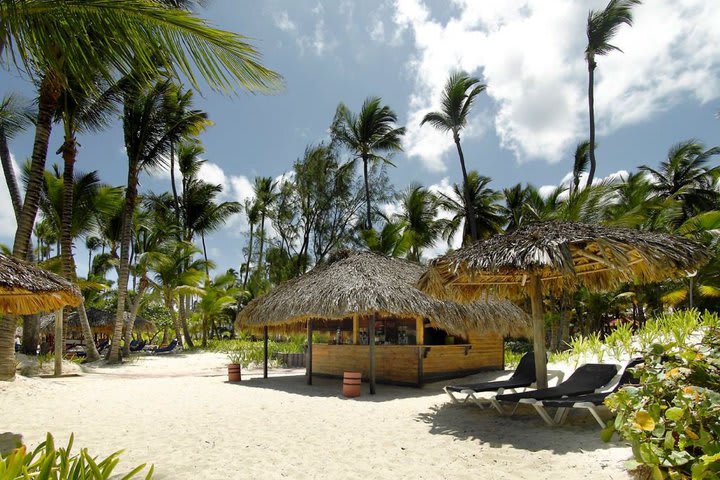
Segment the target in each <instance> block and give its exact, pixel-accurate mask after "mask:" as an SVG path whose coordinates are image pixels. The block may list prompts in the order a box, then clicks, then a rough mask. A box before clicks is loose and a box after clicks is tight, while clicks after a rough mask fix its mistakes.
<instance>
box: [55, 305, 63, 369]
mask: <svg viewBox="0 0 720 480" xmlns="http://www.w3.org/2000/svg"><path fill="white" fill-rule="evenodd" d="M62 353H63V309H62V308H61V309H60V310H58V311H57V312H55V376H56V377H59V376H60V375H62Z"/></svg>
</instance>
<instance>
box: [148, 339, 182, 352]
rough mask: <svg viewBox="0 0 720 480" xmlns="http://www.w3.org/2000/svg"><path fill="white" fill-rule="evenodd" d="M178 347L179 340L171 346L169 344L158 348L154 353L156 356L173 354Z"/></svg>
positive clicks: (171, 343)
mask: <svg viewBox="0 0 720 480" xmlns="http://www.w3.org/2000/svg"><path fill="white" fill-rule="evenodd" d="M177 346H178V341H177V340H173V341H172V342H170V344H168V345H167V346H165V347H161V348H158V349H156V350H155V351H154V352H153V353H156V354H163V353H170V352H172V351H173V350H175V348H176V347H177Z"/></svg>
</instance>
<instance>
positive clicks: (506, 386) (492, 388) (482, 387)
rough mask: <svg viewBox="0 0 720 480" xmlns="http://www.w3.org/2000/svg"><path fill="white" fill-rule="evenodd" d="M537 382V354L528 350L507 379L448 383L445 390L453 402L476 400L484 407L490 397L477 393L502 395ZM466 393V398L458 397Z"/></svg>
mask: <svg viewBox="0 0 720 480" xmlns="http://www.w3.org/2000/svg"><path fill="white" fill-rule="evenodd" d="M533 383H535V356H534V354H533V352H527V353H526V354H525V355H523V356H522V358H521V359H520V362H519V363H518V366H517V369H516V370H515V372H513V374H512V376H511V377H510V378H508V379H507V380H497V381H494V382H483V383H473V384H468V385H448V386H446V387H445V388H443V390H445V393H447V394H448V395H449V396H450V400H451V401H452V402H453V403H466V402H467V401H472V402H474V403H475V404H476V405H477V406H478V407H480V408H483V407H484V406H485V405H486V404H487V403H488V402H489V399H487V398H484V397H478V396H476V395H475V394H476V393H481V392H497V394H498V395H501V394H502V393H503V392H504V391H505V390H515V389H518V388H527V387H529V386H530V385H532V384H533ZM458 393H459V394H461V395H465V398H462V399H461V398H458V397H457V396H456V395H457V394H458Z"/></svg>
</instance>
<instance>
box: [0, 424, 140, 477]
mask: <svg viewBox="0 0 720 480" xmlns="http://www.w3.org/2000/svg"><path fill="white" fill-rule="evenodd" d="M73 439H74V436H73V435H72V434H71V435H70V440H68V445H67V447H65V448H62V447H60V448H57V449H56V448H55V442H54V439H53V437H52V435H51V434H49V433H48V434H47V438H46V439H45V441H44V442H42V443H41V444H40V445H38V447H37V448H36V449H35V450H33V451H32V452H28V451H27V447H25V445H20V446H18V448H16V449H14V450H12V451H11V452H10V453H9V454H8V455H7V456H4V457H0V478H2V479H3V480H5V479H7V480H27V479H34V480H49V479H53V480H106V479H108V478H110V476H111V475H112V473H113V471H114V470H115V467H116V466H117V464H118V462H120V454H121V453H122V450H119V451H117V452H115V453H113V454H111V455H110V456H108V457H107V458H105V459H102V460H98V459H97V457H93V456H91V455H90V454H89V453H88V451H87V449H85V448H83V449H81V450H80V453H78V454H75V455H72V454H71V453H70V452H71V450H72V446H73ZM144 468H145V464H142V465H139V466H137V467H135V468H134V469H132V470H131V471H130V472H129V473H127V474H126V475H125V476H123V477H117V478H121V479H122V480H130V479H133V478H136V477H137V476H138V475H139V474H140V472H142V470H143V469H144ZM153 472H154V467H153V466H152V465H151V466H150V469H149V471H148V473H147V475H146V476H145V479H146V480H149V479H151V478H152V476H153Z"/></svg>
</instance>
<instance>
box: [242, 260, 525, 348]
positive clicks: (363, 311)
mask: <svg viewBox="0 0 720 480" xmlns="http://www.w3.org/2000/svg"><path fill="white" fill-rule="evenodd" d="M424 271H425V268H424V267H423V266H421V265H418V264H415V263H412V262H409V261H406V260H401V259H397V258H391V257H385V256H383V255H378V254H375V253H371V252H342V253H341V254H339V255H336V256H335V257H334V258H332V259H331V260H330V261H329V262H328V263H326V264H324V265H321V266H318V267H315V268H314V269H313V270H311V271H310V272H308V273H306V274H304V275H302V276H300V277H298V278H295V279H292V280H290V281H288V282H285V283H283V284H282V285H279V286H278V287H276V288H275V289H273V290H272V291H270V292H269V293H267V294H266V295H264V296H262V297H260V298H256V299H255V300H253V301H252V302H250V303H249V304H248V305H247V306H246V307H245V308H244V309H243V310H242V311H240V312H239V314H238V317H237V323H238V325H239V326H240V327H245V328H259V327H263V326H271V327H280V329H284V330H287V329H291V330H292V329H293V326H295V325H296V326H297V327H298V328H301V327H302V326H303V325H304V324H305V323H306V322H307V320H310V319H312V320H319V321H322V320H341V319H343V318H347V317H351V316H353V315H354V314H358V315H365V316H368V315H372V314H376V315H377V316H378V317H380V318H387V317H405V318H426V319H429V320H430V321H431V322H432V323H433V324H434V325H435V326H437V327H438V328H441V329H443V330H446V331H447V332H448V333H451V334H453V335H466V334H467V333H470V332H488V331H491V332H497V333H500V334H502V335H507V334H510V335H527V332H528V331H529V325H530V322H529V319H528V317H527V315H525V313H523V311H522V310H521V309H519V308H518V307H517V306H515V305H514V304H513V303H511V302H508V301H502V300H497V299H494V298H489V299H487V300H486V301H480V302H476V303H473V304H470V305H459V304H456V303H453V302H445V301H438V300H435V299H433V298H431V297H429V296H427V295H425V294H424V293H422V292H421V291H419V290H418V289H417V288H416V287H415V283H416V282H417V281H418V279H419V278H420V276H421V275H422V273H423V272H424Z"/></svg>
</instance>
